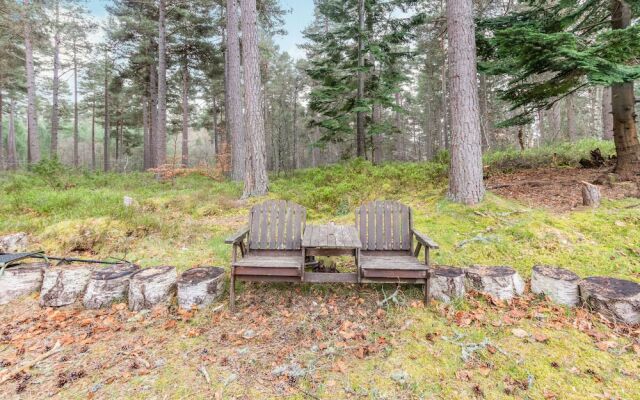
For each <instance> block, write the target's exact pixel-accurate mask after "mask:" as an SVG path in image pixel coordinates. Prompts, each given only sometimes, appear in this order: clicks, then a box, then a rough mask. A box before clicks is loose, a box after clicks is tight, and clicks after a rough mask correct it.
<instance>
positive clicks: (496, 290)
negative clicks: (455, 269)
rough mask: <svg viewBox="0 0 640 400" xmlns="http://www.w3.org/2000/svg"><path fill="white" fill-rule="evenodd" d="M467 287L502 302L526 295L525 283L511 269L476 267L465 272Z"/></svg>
mask: <svg viewBox="0 0 640 400" xmlns="http://www.w3.org/2000/svg"><path fill="white" fill-rule="evenodd" d="M465 274H466V280H465V282H466V283H465V285H466V286H467V288H468V289H474V290H477V291H479V292H481V293H484V294H488V295H490V296H493V297H495V298H497V299H500V300H510V299H512V298H513V297H514V296H519V295H521V294H522V293H524V281H523V280H522V278H521V277H520V274H518V272H516V270H514V269H513V268H511V267H483V266H477V265H474V266H472V267H469V268H467V270H466V271H465Z"/></svg>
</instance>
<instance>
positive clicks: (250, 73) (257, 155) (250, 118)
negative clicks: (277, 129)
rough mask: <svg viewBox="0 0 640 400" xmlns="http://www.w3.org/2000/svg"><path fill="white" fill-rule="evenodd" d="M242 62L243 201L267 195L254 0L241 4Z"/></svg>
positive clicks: (267, 181) (267, 180) (244, 0)
mask: <svg viewBox="0 0 640 400" xmlns="http://www.w3.org/2000/svg"><path fill="white" fill-rule="evenodd" d="M240 5H241V6H240V7H241V10H242V58H243V67H244V82H245V92H244V99H245V101H244V103H245V106H246V119H245V127H246V132H245V146H246V162H245V175H244V176H245V178H244V193H243V197H244V198H246V197H250V196H262V195H264V194H266V193H267V191H268V186H269V178H268V176H267V166H266V143H265V140H266V138H265V128H264V116H263V110H262V106H263V98H262V84H261V79H260V68H259V65H260V52H259V50H258V26H257V25H258V21H257V14H258V12H257V10H256V0H241V2H240Z"/></svg>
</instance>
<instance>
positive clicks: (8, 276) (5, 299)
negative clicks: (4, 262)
mask: <svg viewBox="0 0 640 400" xmlns="http://www.w3.org/2000/svg"><path fill="white" fill-rule="evenodd" d="M47 266H48V264H47V263H43V262H40V263H25V264H18V265H15V266H13V267H8V268H6V269H5V270H4V273H3V274H2V276H0V304H7V303H9V302H11V301H13V300H15V299H17V298H18V297H22V296H26V295H28V294H31V293H33V292H37V291H39V290H40V288H41V287H42V278H43V275H44V268H46V267H47Z"/></svg>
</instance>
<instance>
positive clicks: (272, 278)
mask: <svg viewBox="0 0 640 400" xmlns="http://www.w3.org/2000/svg"><path fill="white" fill-rule="evenodd" d="M306 219H307V211H306V210H305V208H304V207H302V206H300V205H298V204H295V203H293V202H289V201H284V200H268V201H265V202H264V203H262V204H258V205H255V206H253V208H251V211H250V213H249V225H248V226H246V227H244V228H243V229H241V230H240V231H238V232H237V233H235V234H234V235H233V236H231V237H229V238H227V239H226V241H225V243H227V244H232V245H233V250H232V262H231V285H230V289H229V292H230V297H231V299H230V305H231V309H232V310H233V309H234V308H235V281H236V279H238V280H241V281H263V282H300V281H302V276H303V273H304V260H303V256H302V249H301V247H300V244H301V241H302V233H303V232H304V228H305V224H306ZM245 239H248V240H247V243H245ZM238 250H240V255H241V258H238Z"/></svg>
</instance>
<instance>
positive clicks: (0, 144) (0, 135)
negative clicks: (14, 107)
mask: <svg viewBox="0 0 640 400" xmlns="http://www.w3.org/2000/svg"><path fill="white" fill-rule="evenodd" d="M1 83H2V81H1V80H0V84H1ZM3 117H4V98H3V96H2V86H0V171H2V170H4V169H5V168H6V166H5V161H4V130H3V128H4V125H3V123H4V121H3Z"/></svg>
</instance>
